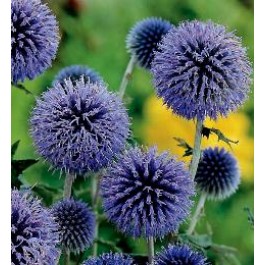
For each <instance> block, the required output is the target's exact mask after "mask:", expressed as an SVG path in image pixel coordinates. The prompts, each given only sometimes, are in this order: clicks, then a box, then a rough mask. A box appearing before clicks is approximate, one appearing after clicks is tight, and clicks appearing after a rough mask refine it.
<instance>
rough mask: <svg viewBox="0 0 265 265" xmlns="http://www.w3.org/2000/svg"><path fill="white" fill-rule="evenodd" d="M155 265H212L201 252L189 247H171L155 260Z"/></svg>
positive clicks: (159, 254)
mask: <svg viewBox="0 0 265 265" xmlns="http://www.w3.org/2000/svg"><path fill="white" fill-rule="evenodd" d="M154 264H155V265H171V264H172V265H173V264H174V265H176V264H177V265H210V263H208V262H207V259H206V258H205V257H204V256H203V255H202V254H201V253H199V252H197V251H193V250H192V249H191V248H190V247H189V246H187V245H169V246H168V247H167V248H166V249H163V250H162V251H161V252H160V253H158V254H157V255H156V256H155V258H154Z"/></svg>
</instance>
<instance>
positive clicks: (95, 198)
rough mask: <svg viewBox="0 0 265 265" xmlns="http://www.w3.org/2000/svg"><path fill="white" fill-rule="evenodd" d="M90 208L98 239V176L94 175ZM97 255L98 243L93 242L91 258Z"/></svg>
mask: <svg viewBox="0 0 265 265" xmlns="http://www.w3.org/2000/svg"><path fill="white" fill-rule="evenodd" d="M91 191H92V192H91V197H92V207H93V211H94V213H95V217H96V226H95V238H96V239H97V238H98V229H99V220H98V197H99V176H98V175H97V174H94V175H93V176H92V187H91ZM97 254H98V241H97V240H94V242H93V256H94V257H96V256H97Z"/></svg>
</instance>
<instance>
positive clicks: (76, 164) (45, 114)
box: [31, 78, 129, 175]
mask: <svg viewBox="0 0 265 265" xmlns="http://www.w3.org/2000/svg"><path fill="white" fill-rule="evenodd" d="M31 133H32V136H33V139H34V141H35V144H36V147H37V150H38V152H39V153H40V154H41V155H42V156H43V157H44V158H45V159H46V160H47V161H48V162H50V163H51V164H52V165H53V166H54V167H56V168H58V169H61V170H64V171H65V172H68V173H71V174H78V175H83V174H85V173H86V172H88V171H90V170H92V171H98V170H99V169H101V168H103V167H105V166H107V164H108V163H109V162H110V161H111V159H113V157H114V155H116V154H118V153H119V152H120V151H121V150H123V148H124V145H125V142H126V138H127V136H128V133H129V119H128V115H127V113H126V110H125V108H124V106H123V104H122V102H121V100H120V99H119V97H118V96H116V95H115V94H114V93H111V92H108V91H107V89H106V87H105V85H103V84H102V83H96V84H95V83H94V84H93V83H91V82H85V81H84V78H81V79H80V80H78V81H76V82H75V83H73V82H72V81H71V80H70V79H68V80H65V81H64V85H61V84H60V83H56V84H55V86H54V87H53V88H51V89H50V90H48V91H47V92H45V93H44V94H43V95H42V97H41V98H40V99H38V100H37V104H36V107H35V108H34V110H33V113H32V117H31Z"/></svg>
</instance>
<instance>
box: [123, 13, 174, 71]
mask: <svg viewBox="0 0 265 265" xmlns="http://www.w3.org/2000/svg"><path fill="white" fill-rule="evenodd" d="M171 27H172V25H171V24H170V23H169V22H168V21H166V20H163V19H161V18H155V17H151V18H147V19H144V20H141V21H139V22H138V23H136V25H135V26H134V27H133V28H132V29H131V30H130V32H129V34H128V36H127V39H126V46H127V49H128V50H129V52H130V53H131V54H132V55H133V56H135V57H136V60H137V62H138V63H139V65H140V66H141V67H144V68H146V69H150V67H151V62H152V60H153V58H154V51H156V50H157V48H158V43H159V42H160V41H161V39H162V37H163V36H164V35H165V34H166V33H167V32H168V31H169V29H171Z"/></svg>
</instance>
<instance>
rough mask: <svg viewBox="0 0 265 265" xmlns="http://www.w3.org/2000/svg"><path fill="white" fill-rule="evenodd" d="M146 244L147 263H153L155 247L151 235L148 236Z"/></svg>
mask: <svg viewBox="0 0 265 265" xmlns="http://www.w3.org/2000/svg"><path fill="white" fill-rule="evenodd" d="M147 244H148V262H149V264H154V255H155V247H154V238H153V237H152V236H151V237H148V239H147Z"/></svg>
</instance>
